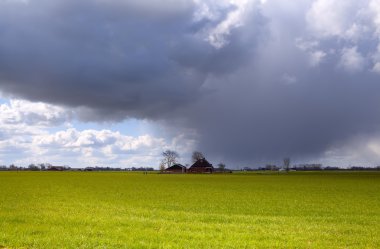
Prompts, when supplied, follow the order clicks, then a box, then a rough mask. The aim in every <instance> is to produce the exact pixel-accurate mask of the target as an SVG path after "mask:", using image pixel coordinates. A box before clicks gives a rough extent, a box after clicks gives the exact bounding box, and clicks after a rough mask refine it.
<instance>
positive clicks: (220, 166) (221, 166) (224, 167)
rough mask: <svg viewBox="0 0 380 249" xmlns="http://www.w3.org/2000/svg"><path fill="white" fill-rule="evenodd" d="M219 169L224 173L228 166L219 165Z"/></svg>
mask: <svg viewBox="0 0 380 249" xmlns="http://www.w3.org/2000/svg"><path fill="white" fill-rule="evenodd" d="M218 168H219V169H220V170H221V171H224V170H225V169H226V165H225V164H224V163H219V164H218Z"/></svg>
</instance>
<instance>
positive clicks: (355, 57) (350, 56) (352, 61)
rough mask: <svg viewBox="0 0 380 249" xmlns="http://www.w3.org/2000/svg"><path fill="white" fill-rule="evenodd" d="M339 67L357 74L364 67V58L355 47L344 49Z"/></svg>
mask: <svg viewBox="0 0 380 249" xmlns="http://www.w3.org/2000/svg"><path fill="white" fill-rule="evenodd" d="M339 66H340V67H341V68H343V69H344V70H346V71H348V72H352V73H355V72H359V71H362V70H363V68H364V66H365V58H364V57H363V56H362V55H361V54H360V53H359V52H358V51H357V47H352V48H344V49H343V50H342V55H341V58H340V62H339Z"/></svg>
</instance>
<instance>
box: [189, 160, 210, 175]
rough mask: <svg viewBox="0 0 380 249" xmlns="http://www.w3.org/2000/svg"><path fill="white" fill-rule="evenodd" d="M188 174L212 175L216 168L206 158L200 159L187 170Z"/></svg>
mask: <svg viewBox="0 0 380 249" xmlns="http://www.w3.org/2000/svg"><path fill="white" fill-rule="evenodd" d="M187 172H188V173H212V172H214V167H213V166H212V164H211V163H209V162H208V161H207V160H206V159H205V158H202V159H199V160H198V161H196V162H195V163H194V164H193V165H191V167H190V168H189V169H188V170H187Z"/></svg>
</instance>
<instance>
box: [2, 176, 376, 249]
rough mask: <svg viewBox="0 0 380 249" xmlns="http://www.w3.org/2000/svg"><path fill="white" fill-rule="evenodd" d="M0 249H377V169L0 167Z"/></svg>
mask: <svg viewBox="0 0 380 249" xmlns="http://www.w3.org/2000/svg"><path fill="white" fill-rule="evenodd" d="M0 248H7V249H11V248H380V172H379V173H377V172H372V173H371V172H320V173H317V172H304V173H300V172H291V173H289V174H277V173H276V174H265V173H261V174H260V173H235V174H228V175H217V174H214V175H160V174H153V173H152V174H148V175H144V174H142V173H127V172H0Z"/></svg>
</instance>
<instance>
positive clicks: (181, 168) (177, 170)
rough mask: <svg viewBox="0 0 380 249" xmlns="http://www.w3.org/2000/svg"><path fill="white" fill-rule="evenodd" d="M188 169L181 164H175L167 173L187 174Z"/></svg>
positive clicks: (166, 170)
mask: <svg viewBox="0 0 380 249" xmlns="http://www.w3.org/2000/svg"><path fill="white" fill-rule="evenodd" d="M186 171H187V169H186V167H185V166H183V165H181V164H174V165H173V166H171V167H169V168H167V169H165V173H171V174H182V173H186Z"/></svg>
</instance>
